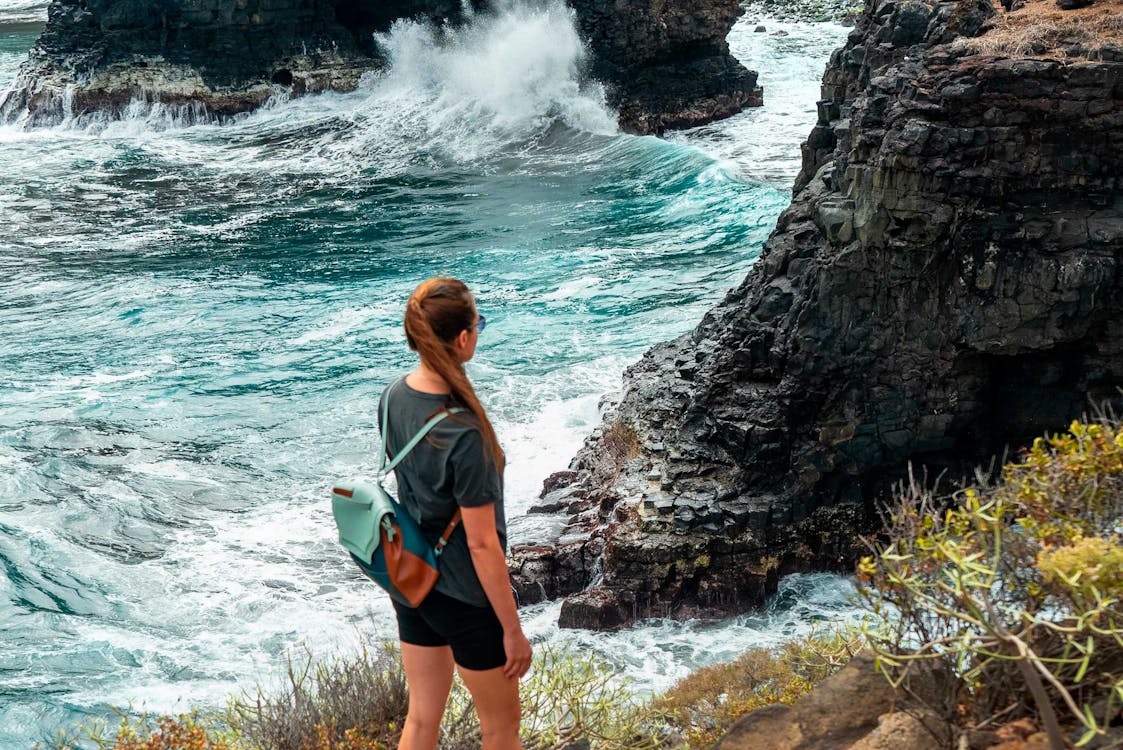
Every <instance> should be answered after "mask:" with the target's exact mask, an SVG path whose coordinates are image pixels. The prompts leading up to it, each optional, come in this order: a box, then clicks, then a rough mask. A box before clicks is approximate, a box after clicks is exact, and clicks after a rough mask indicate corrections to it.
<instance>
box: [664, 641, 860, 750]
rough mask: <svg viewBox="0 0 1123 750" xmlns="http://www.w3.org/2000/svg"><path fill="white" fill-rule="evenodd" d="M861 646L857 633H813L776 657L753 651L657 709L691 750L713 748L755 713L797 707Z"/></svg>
mask: <svg viewBox="0 0 1123 750" xmlns="http://www.w3.org/2000/svg"><path fill="white" fill-rule="evenodd" d="M861 645H862V644H861V641H860V637H859V634H858V633H857V632H856V631H853V630H847V629H841V630H835V631H830V632H825V633H819V634H814V633H813V634H812V635H809V636H807V637H805V638H802V639H799V640H795V641H792V642H790V643H787V644H785V645H784V646H783V647H781V648H780V649H779V650H778V651H776V652H773V651H770V650H768V649H753V650H752V651H747V652H745V653H744V654H742V655H741V656H740V657H738V658H737V659H736V660H735V661H732V662H730V663H728V664H718V665H716V666H713V667H704V668H702V669H698V670H696V671H694V672H692V673H691V674H689V675H688V676H686V677H684V678H683V679H682V680H680V681H679V682H678V683H677V684H676V685H675V686H674V687H672V688H671V689H670V690H668V691H667V692H666V693H664V694H663V695H661V696H659V697H658V698H657V699H656V700H655V703H654V704H653V708H654V710H655V711H656V712H657V713H659V714H661V715H662V717H663V720H664V721H665V722H667V723H668V724H669V725H671V726H673V727H676V728H677V729H678V730H679V731H680V732H682V733H683V736H684V739H685V740H686V742H687V745H688V746H689V747H692V748H702V747H709V746H711V745H713V743H715V742H716V741H717V740H718V739H719V738H720V737H721V736H722V735H723V734H725V732H726V731H727V730H728V729H729V727H730V726H732V724H733V722H735V721H736V720H737V719H738V718H740V717H741V716H744V715H745V714H747V713H749V712H750V711H754V710H756V709H758V708H762V707H764V706H770V705H773V704H776V703H783V704H792V703H795V701H796V700H798V699H799V698H800V697H802V696H804V695H806V694H807V693H809V692H810V691H811V690H812V688H814V687H815V686H816V685H818V684H819V683H820V682H822V681H823V680H825V679H826V678H827V677H830V676H831V675H832V674H834V673H835V672H837V671H838V670H839V669H841V668H842V667H843V666H845V664H846V663H847V662H848V661H850V659H851V657H853V656H854V654H855V653H857V652H858V650H860V648H861Z"/></svg>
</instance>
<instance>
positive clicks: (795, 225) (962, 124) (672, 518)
mask: <svg viewBox="0 0 1123 750" xmlns="http://www.w3.org/2000/svg"><path fill="white" fill-rule="evenodd" d="M993 13H994V10H993V8H992V6H991V4H990V3H989V2H987V1H986V0H958V1H957V2H952V1H949V0H945V1H943V2H935V3H931V2H920V1H918V0H873V1H872V2H871V3H869V4H868V5H867V8H866V13H865V14H864V16H863V18H862V19H861V20H860V22H859V26H858V28H857V29H855V31H854V32H852V33H851V35H850V39H849V41H848V43H847V44H846V46H845V48H844V49H842V50H839V51H837V52H836V53H835V54H834V55H833V56H832V58H831V61H830V64H829V65H828V68H827V71H826V74H825V76H824V79H823V99H822V101H821V102H820V104H819V122H818V124H817V125H816V126H815V128H814V130H813V131H812V133H811V136H810V137H809V138H808V140H807V142H806V144H805V145H804V152H803V156H804V161H803V170H802V173H801V174H800V175H799V177H798V179H797V181H796V185H795V190H794V198H793V201H792V204H791V206H790V207H789V208H788V209H787V210H786V211H785V212H784V213H783V214H782V215H781V217H780V219H779V221H778V223H777V226H776V229H775V231H774V232H773V234H772V236H771V237H770V238H769V240H768V241H767V243H766V244H765V246H764V250H763V254H762V256H761V258H760V260H759V261H758V262H757V264H756V265H755V267H754V268H753V270H752V271H751V273H750V274H749V276H748V278H746V280H745V281H744V282H743V283H742V284H741V286H740V287H738V288H737V289H734V290H733V291H731V292H730V293H729V294H728V296H727V297H726V298H725V299H724V301H722V302H721V303H720V304H718V305H717V307H715V308H714V309H713V310H711V311H710V312H709V313H708V314H707V315H706V316H705V318H704V319H703V321H702V322H701V324H700V325H699V326H698V327H697V328H696V329H695V330H694V331H693V332H691V333H690V334H687V335H685V336H682V337H681V338H679V339H676V340H674V341H670V342H667V343H665V344H662V345H659V346H657V347H655V348H653V349H652V350H651V351H649V352H648V353H647V354H646V355H644V357H643V359H642V360H641V361H640V362H639V363H637V364H636V365H634V366H633V367H631V368H630V369H629V370H628V372H627V373H626V375H625V378H624V391H623V397H622V400H621V402H620V403H619V404H618V405H617V406H616V407H615V408H614V409H612V410H611V411H610V412H609V413H608V414H607V415H606V417H605V420H604V423H603V425H602V427H601V428H600V429H599V430H598V431H597V433H596V434H594V435H593V436H592V437H591V438H590V439H589V440H588V441H587V442H586V445H585V447H584V448H583V449H582V451H581V452H580V453H579V454H578V456H577V457H576V459H575V460H574V462H573V465H572V467H571V469H572V471H569V472H565V473H562V474H560V475H558V476H556V477H554V478H552V479H551V480H550V481H549V482H548V483H547V487H546V490H545V492H544V495H543V501H542V505H541V507H540V508H539V510H540V511H541V512H552V513H554V514H555V515H560V517H561V519H562V523H561V524H560V526H561V531H560V532H559V533H557V534H554V535H545V534H540V535H539V537H538V538H532V541H534V542H535V544H534V545H533V546H525V547H523V548H516V549H515V550H514V554H513V563H512V571H513V575H514V580H515V583H516V588H517V590H518V593H519V594H520V596H521V598H522V601H523V602H528V601H534V600H536V599H540V598H542V597H543V596H548V597H561V596H567V595H568V597H569V598H567V599H566V600H565V603H564V604H563V607H562V611H561V621H562V624H563V625H565V626H579V627H595V628H610V627H616V626H619V625H623V624H625V623H627V622H630V621H631V620H632V619H634V618H635V617H637V616H645V615H674V616H690V615H695V614H720V613H724V612H730V611H733V610H737V609H744V608H746V607H748V606H751V605H753V604H756V603H759V602H760V601H761V599H762V598H763V597H764V596H765V595H767V594H768V593H770V592H772V591H773V590H774V587H775V582H776V579H777V576H778V575H779V574H780V573H783V572H786V571H794V570H811V569H842V570H845V569H847V568H849V566H850V565H851V564H852V561H853V559H854V557H855V556H856V554H858V553H859V551H860V550H859V548H858V547H857V545H856V544H855V539H854V536H855V533H856V532H858V531H860V530H862V529H864V528H868V525H869V524H870V523H871V521H872V520H873V519H874V516H875V513H874V507H873V506H874V502H875V500H876V499H877V498H879V497H882V496H884V493H885V492H886V491H887V490H888V489H889V488H890V487H891V484H892V483H894V482H895V481H898V480H900V479H902V478H903V477H904V476H905V473H906V471H907V468H906V467H907V466H908V464H909V462H912V463H913V464H914V465H915V466H916V467H917V471H918V472H919V471H920V467H926V468H927V470H928V473H929V475H930V476H932V475H935V474H938V473H939V472H942V471H946V472H948V473H949V479H951V478H954V477H956V476H965V475H966V474H968V473H969V472H970V470H971V467H972V466H974V465H975V464H976V463H978V462H986V461H988V460H990V458H991V457H992V456H994V455H996V454H1001V453H1002V451H1003V450H1004V449H1005V448H1007V447H1016V446H1018V445H1022V444H1025V443H1026V442H1028V441H1030V440H1031V439H1032V438H1033V437H1034V436H1036V435H1039V434H1041V433H1042V432H1044V431H1046V430H1049V429H1057V428H1063V427H1065V426H1067V424H1068V422H1069V420H1071V419H1073V418H1074V417H1077V416H1079V415H1080V414H1081V413H1082V412H1083V411H1086V410H1087V409H1088V408H1089V405H1090V403H1091V402H1093V401H1102V400H1104V399H1111V398H1116V399H1117V401H1118V396H1119V390H1118V388H1119V386H1121V385H1123V181H1121V178H1120V175H1123V62H1121V61H1123V54H1121V53H1120V51H1119V50H1113V49H1110V48H1105V49H1103V50H1101V51H1100V52H1099V54H1100V55H1101V58H1103V59H1100V60H1096V61H1091V60H1067V61H1066V60H1058V59H998V58H994V57H985V56H980V55H976V54H971V52H970V45H969V44H966V43H965V42H964V41H963V40H965V39H968V38H971V37H973V36H976V35H978V34H980V33H982V32H985V31H986V28H987V23H988V20H989V19H990V18H991V17H992V15H993ZM1113 60H1114V61H1113ZM539 519H540V520H539V521H529V522H528V523H527V524H526V526H528V527H536V528H548V527H549V524H548V523H546V522H545V518H544V517H542V516H539Z"/></svg>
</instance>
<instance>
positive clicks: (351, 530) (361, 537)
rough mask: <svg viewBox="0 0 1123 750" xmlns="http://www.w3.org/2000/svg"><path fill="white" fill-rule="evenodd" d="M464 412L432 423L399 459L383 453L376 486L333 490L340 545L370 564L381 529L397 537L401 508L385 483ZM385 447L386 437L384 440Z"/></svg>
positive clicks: (352, 484)
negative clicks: (435, 432) (444, 424)
mask: <svg viewBox="0 0 1123 750" xmlns="http://www.w3.org/2000/svg"><path fill="white" fill-rule="evenodd" d="M392 391H393V388H391V389H390V390H389V391H387V392H386V396H385V397H384V398H383V399H382V429H383V432H384V433H385V431H386V430H387V429H388V426H389V424H390V423H389V406H390V393H391V392H392ZM462 411H464V410H463V409H462V408H460V407H453V408H452V409H448V410H446V411H443V412H441V413H440V414H437V415H435V416H433V417H431V418H430V419H429V421H427V422H426V423H425V424H424V425H422V426H421V429H420V430H418V431H417V434H416V435H414V436H413V438H412V439H410V441H409V442H408V443H406V445H405V447H403V448H402V449H401V450H400V451H398V455H396V456H394V457H393V458H392V459H390V461H389V462H387V461H386V449H385V447H384V448H383V450H382V461H381V463H380V464H379V467H378V475H377V476H376V478H375V481H374V482H365V481H362V480H358V479H353V480H347V481H342V482H337V483H336V484H335V485H333V486H332V490H331V512H332V515H333V516H334V517H335V525H336V526H337V527H338V529H339V543H340V544H342V545H343V546H344V547H345V548H346V549H347V550H348V551H349V552H350V553H351V554H353V555H355V557H357V558H359V559H360V560H362V561H365V562H366V563H368V564H369V563H370V561H371V558H372V557H373V556H374V551H375V550H376V549H377V548H378V544H379V540H380V539H381V538H382V536H383V535H382V534H381V533H380V531H379V530H380V529H382V530H383V531H385V532H387V533H389V535H390V537H389V538H390V539H391V540H392V539H393V536H394V526H395V525H396V523H395V514H396V513H397V512H398V509H399V508H400V506H398V504H397V503H396V502H394V500H393V499H392V498H391V497H390V493H388V492H387V491H386V488H385V486H384V485H383V482H385V481H386V477H388V476H390V472H392V471H393V470H394V467H396V466H397V465H398V464H400V463H401V462H402V459H404V458H405V457H406V456H407V455H409V452H410V451H412V450H413V449H414V448H416V447H417V444H418V443H420V442H421V441H422V440H424V439H425V436H426V435H428V434H429V431H430V430H432V429H433V428H434V427H436V426H437V424H438V423H440V422H441V421H442V420H443V419H444V418H445V417H447V416H449V415H450V414H457V413H459V412H462ZM382 443H383V446H385V444H386V438H385V434H384V435H383V440H382Z"/></svg>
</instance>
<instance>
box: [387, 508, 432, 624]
mask: <svg viewBox="0 0 1123 750" xmlns="http://www.w3.org/2000/svg"><path fill="white" fill-rule="evenodd" d="M393 528H394V541H392V542H391V541H388V540H387V539H386V536H387V534H386V531H385V529H383V531H382V542H381V544H382V551H383V554H384V555H385V556H386V571H387V572H388V573H389V574H390V580H391V581H393V583H394V587H395V588H396V589H398V591H399V592H401V594H402V596H404V597H405V598H406V599H407V600H408V601H409V603H410V605H411V606H414V607H416V606H418V605H420V604H421V602H422V601H424V599H425V597H426V596H428V595H429V592H430V591H432V590H433V586H435V585H436V583H437V578H438V577H439V575H440V574H439V572H438V571H437V569H436V568H434V567H433V566H432V565H429V563H427V562H426V561H425V559H424V558H421V557H418V556H417V555H415V554H413V553H412V552H410V551H409V550H407V549H405V546H404V545H403V543H402V530H401V529H400V528H398V526H397V524H395V525H394V527H393Z"/></svg>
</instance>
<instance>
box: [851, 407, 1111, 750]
mask: <svg viewBox="0 0 1123 750" xmlns="http://www.w3.org/2000/svg"><path fill="white" fill-rule="evenodd" d="M898 501H899V502H898V504H897V506H896V507H895V508H894V510H893V512H892V513H891V514H890V518H889V523H888V529H887V532H886V537H885V538H886V539H887V540H888V541H887V542H886V543H884V544H882V545H878V546H875V549H874V552H875V554H873V555H871V556H869V557H866V558H864V559H863V560H862V561H861V563H860V564H859V578H860V580H861V581H862V583H863V586H862V587H861V589H860V591H861V595H862V596H863V597H864V599H865V600H866V601H867V602H868V604H869V606H870V608H871V610H872V612H873V613H874V614H875V615H876V616H878V617H880V618H881V625H880V626H878V627H876V628H874V627H870V628H868V629H867V635H868V637H869V638H870V640H871V643H872V645H873V646H874V648H875V650H876V651H877V653H878V655H879V663H880V665H881V667H882V668H883V669H884V671H885V672H886V673H887V674H888V675H889V676H890V679H891V680H892V681H893V682H894V683H895V684H898V685H901V686H902V687H904V688H905V689H906V690H908V689H911V690H912V691H913V692H914V694H916V695H917V696H918V697H920V698H921V699H922V702H924V703H925V704H927V705H928V706H929V707H931V708H936V709H937V710H939V711H940V712H941V713H942V714H943V716H944V717H945V718H946V719H947V720H948V721H949V722H954V721H956V720H957V719H960V718H966V719H967V720H969V721H971V722H973V723H976V724H985V723H993V722H994V721H996V720H998V719H999V718H1002V719H1006V718H1016V717H1018V716H1021V715H1032V716H1034V717H1035V718H1036V720H1037V721H1039V722H1040V723H1041V725H1042V726H1043V727H1044V729H1045V731H1046V732H1047V734H1048V736H1049V742H1050V745H1051V747H1052V748H1053V750H1062V748H1064V746H1065V745H1064V742H1065V740H1064V731H1063V727H1062V724H1064V723H1074V724H1077V725H1079V726H1081V727H1082V729H1083V732H1082V736H1081V738H1080V742H1079V743H1078V744H1086V743H1088V742H1090V741H1091V740H1092V739H1094V738H1095V737H1096V736H1097V735H1103V734H1104V733H1105V729H1106V727H1107V726H1108V725H1109V724H1110V723H1111V722H1112V721H1113V720H1114V719H1115V717H1116V716H1117V715H1118V712H1119V707H1120V705H1121V704H1123V607H1121V603H1120V597H1121V596H1123V586H1121V583H1123V546H1121V540H1120V537H1119V532H1120V530H1121V529H1120V519H1121V516H1123V431H1121V430H1120V428H1119V426H1118V425H1117V424H1115V423H1112V422H1110V421H1106V420H1105V421H1103V422H1101V423H1096V424H1082V423H1079V422H1074V423H1073V424H1072V426H1071V427H1070V429H1069V432H1068V433H1067V434H1064V435H1055V436H1051V437H1048V438H1039V439H1038V440H1036V441H1035V442H1034V444H1033V447H1032V448H1031V449H1030V450H1029V451H1027V452H1026V454H1025V455H1024V456H1022V458H1021V460H1019V461H1017V462H1014V463H1011V464H1009V465H1007V466H1006V467H1004V469H1003V471H1002V475H1001V479H1000V481H998V482H996V483H993V484H987V483H985V482H980V485H979V486H977V487H974V488H970V489H965V490H962V491H959V492H957V493H955V494H954V495H953V496H952V497H950V498H940V497H937V496H936V494H935V493H934V492H932V491H929V490H927V489H924V488H922V487H920V486H919V485H918V484H917V483H916V482H915V481H910V483H909V486H908V487H906V488H904V490H903V491H902V492H901V493H900V495H899V497H898ZM938 686H942V687H943V690H942V691H940V690H936V687H938ZM921 687H922V688H923V689H921ZM965 710H966V711H968V712H969V713H970V714H973V715H968V716H966V717H963V716H962V714H963V712H964V711H965Z"/></svg>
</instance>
